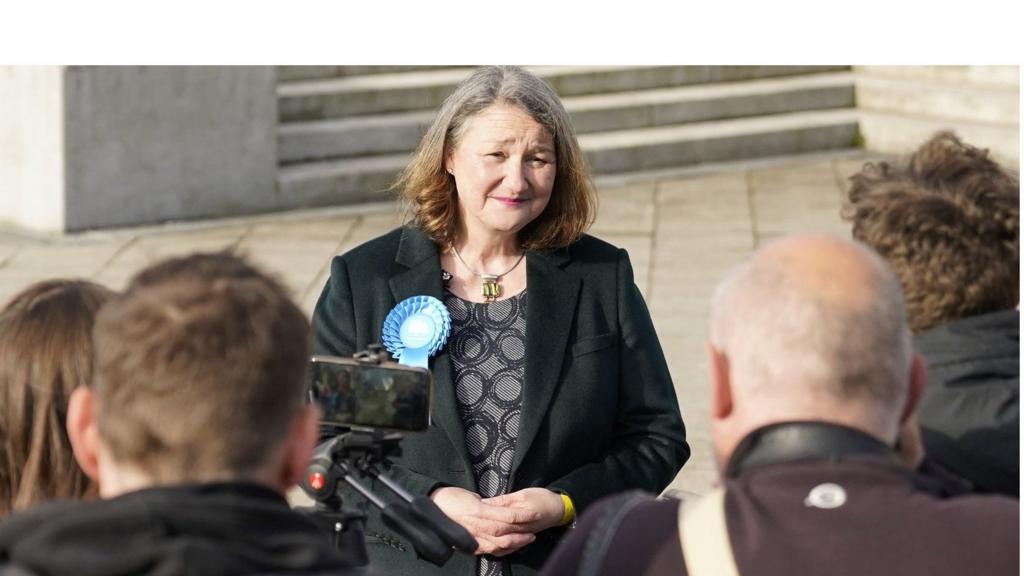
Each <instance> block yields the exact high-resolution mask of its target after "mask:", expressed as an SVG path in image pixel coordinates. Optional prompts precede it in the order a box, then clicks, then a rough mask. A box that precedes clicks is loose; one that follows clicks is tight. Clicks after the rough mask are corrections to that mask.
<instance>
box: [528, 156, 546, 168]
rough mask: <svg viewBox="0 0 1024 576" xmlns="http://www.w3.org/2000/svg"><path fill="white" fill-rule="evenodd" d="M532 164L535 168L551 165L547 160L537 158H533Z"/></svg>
mask: <svg viewBox="0 0 1024 576" xmlns="http://www.w3.org/2000/svg"><path fill="white" fill-rule="evenodd" d="M530 162H532V163H533V164H534V165H535V166H546V165H548V164H549V161H548V159H547V158H541V157H537V156H535V157H533V158H531V159H530Z"/></svg>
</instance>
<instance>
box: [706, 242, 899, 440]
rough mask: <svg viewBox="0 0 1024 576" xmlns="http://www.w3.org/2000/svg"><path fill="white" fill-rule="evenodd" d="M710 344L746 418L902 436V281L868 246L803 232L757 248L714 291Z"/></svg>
mask: <svg viewBox="0 0 1024 576" xmlns="http://www.w3.org/2000/svg"><path fill="white" fill-rule="evenodd" d="M711 343H712V346H713V347H714V348H715V349H717V351H718V352H719V353H720V354H721V356H722V357H723V358H724V361H726V362H727V363H728V377H729V382H730V386H731V390H732V397H733V403H734V404H735V405H736V406H737V408H739V409H740V412H741V414H740V416H742V417H743V418H746V419H749V420H752V421H753V420H757V421H758V422H757V423H758V424H765V423H769V422H772V421H781V420H787V419H813V420H828V421H837V422H839V423H843V424H848V425H857V426H858V427H859V428H862V429H865V430H869V431H871V432H873V433H875V434H876V435H884V436H889V435H890V434H893V435H894V434H895V430H896V429H897V427H898V422H899V418H900V414H901V410H902V409H903V408H904V404H905V402H904V400H905V398H906V395H907V387H908V374H909V369H910V365H911V359H912V350H911V344H910V333H909V331H908V329H907V322H906V313H905V311H904V307H903V298H902V295H901V293H900V286H899V282H898V281H897V279H896V278H895V276H894V275H893V273H892V272H891V271H890V270H889V268H888V266H887V265H886V264H885V263H884V262H883V261H882V260H881V259H880V258H879V257H878V256H877V255H875V254H874V253H873V252H871V251H870V250H869V249H867V248H865V247H863V246H862V245H859V244H855V243H853V242H850V241H847V240H842V239H839V238H835V237H831V236H820V235H819V236H796V237H790V238H786V239H783V240H780V241H777V242H774V243H772V244H770V245H768V246H766V247H765V248H763V249H761V250H759V251H758V252H757V253H756V254H755V255H754V256H753V258H751V259H750V260H749V261H747V262H745V263H744V264H742V265H740V266H739V267H738V268H737V269H735V270H734V271H733V272H732V273H731V274H730V275H729V276H728V277H727V278H726V279H725V280H723V281H722V283H721V284H720V285H719V287H718V289H717V290H716V292H715V296H714V300H713V302H712V317H711ZM893 438H894V436H893Z"/></svg>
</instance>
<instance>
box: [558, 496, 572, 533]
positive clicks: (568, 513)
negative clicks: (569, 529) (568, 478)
mask: <svg viewBox="0 0 1024 576" xmlns="http://www.w3.org/2000/svg"><path fill="white" fill-rule="evenodd" d="M561 496H562V504H564V505H565V512H562V521H561V522H559V523H558V525H559V526H565V525H566V524H568V523H569V522H572V521H573V520H574V519H576V508H575V507H574V506H573V505H572V498H569V495H568V494H562V495H561Z"/></svg>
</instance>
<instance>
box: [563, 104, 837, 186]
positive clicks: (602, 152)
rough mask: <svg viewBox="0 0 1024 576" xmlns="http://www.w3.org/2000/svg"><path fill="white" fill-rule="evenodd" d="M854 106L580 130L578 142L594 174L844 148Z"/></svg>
mask: <svg viewBox="0 0 1024 576" xmlns="http://www.w3.org/2000/svg"><path fill="white" fill-rule="evenodd" d="M856 136H857V113H856V111H854V110H828V111H814V112H796V113H791V114H777V115H774V116H764V117H757V118H742V119H736V120H722V121H716V122H699V123H694V124H682V125H677V126H664V127H658V128H644V129H640V130H620V131H614V132H602V133H598V134H585V135H583V136H581V137H580V145H581V146H582V147H583V149H584V150H585V151H586V153H587V158H588V160H589V161H590V164H591V169H592V170H593V171H594V173H595V174H612V173H616V172H634V171H638V170H654V169H658V168H665V167H670V166H686V165H692V164H702V163H705V162H724V161H727V160H737V159H744V158H760V157H764V156H780V155H783V154H800V153H804V152H812V151H819V150H833V149H840V148H849V147H851V146H853V145H854V142H855V140H856Z"/></svg>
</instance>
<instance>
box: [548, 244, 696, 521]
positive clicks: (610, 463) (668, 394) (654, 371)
mask: <svg viewBox="0 0 1024 576" xmlns="http://www.w3.org/2000/svg"><path fill="white" fill-rule="evenodd" d="M616 282H617V295H618V296H617V298H618V324H619V348H618V350H619V374H618V392H619V393H618V410H617V417H616V419H615V422H614V424H613V425H614V427H615V430H614V440H613V442H612V445H611V447H610V449H609V450H608V452H607V453H606V454H605V455H604V457H603V459H601V460H599V461H596V462H591V463H589V464H586V465H584V466H582V467H580V468H577V469H575V470H573V471H572V472H570V473H569V474H566V475H565V476H563V477H562V478H560V479H558V480H556V481H554V482H552V483H551V484H550V485H549V486H548V488H549V489H551V490H554V491H556V492H564V493H565V494H568V495H569V497H570V498H572V500H573V504H574V506H575V507H576V509H577V510H578V511H580V512H582V511H583V510H585V509H586V508H587V507H588V506H589V505H590V504H591V503H593V502H594V501H596V500H598V499H600V498H601V497H603V496H606V495H608V494H612V493H615V492H622V491H625V490H631V489H638V488H639V489H642V490H647V491H649V492H654V493H658V492H661V490H663V489H664V488H665V486H667V485H668V484H669V482H671V481H672V479H673V478H675V475H676V473H677V472H678V471H679V469H680V468H682V466H683V464H684V463H685V462H686V460H687V459H688V458H689V457H690V447H689V445H688V444H687V443H686V429H685V427H684V425H683V418H682V415H681V414H680V412H679V401H678V400H677V399H676V393H675V388H674V386H673V385H672V377H671V376H670V375H669V371H668V365H667V364H666V362H665V355H664V353H663V352H662V350H661V344H660V343H659V342H658V336H657V334H656V333H655V331H654V323H653V322H652V321H651V315H650V313H649V312H648V310H647V305H646V304H645V303H644V299H643V296H642V295H641V294H640V290H639V289H638V288H637V286H636V284H635V283H634V281H633V268H632V266H631V265H630V263H629V256H628V255H627V254H626V251H625V250H622V249H620V250H619V257H618V263H617V271H616Z"/></svg>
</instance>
